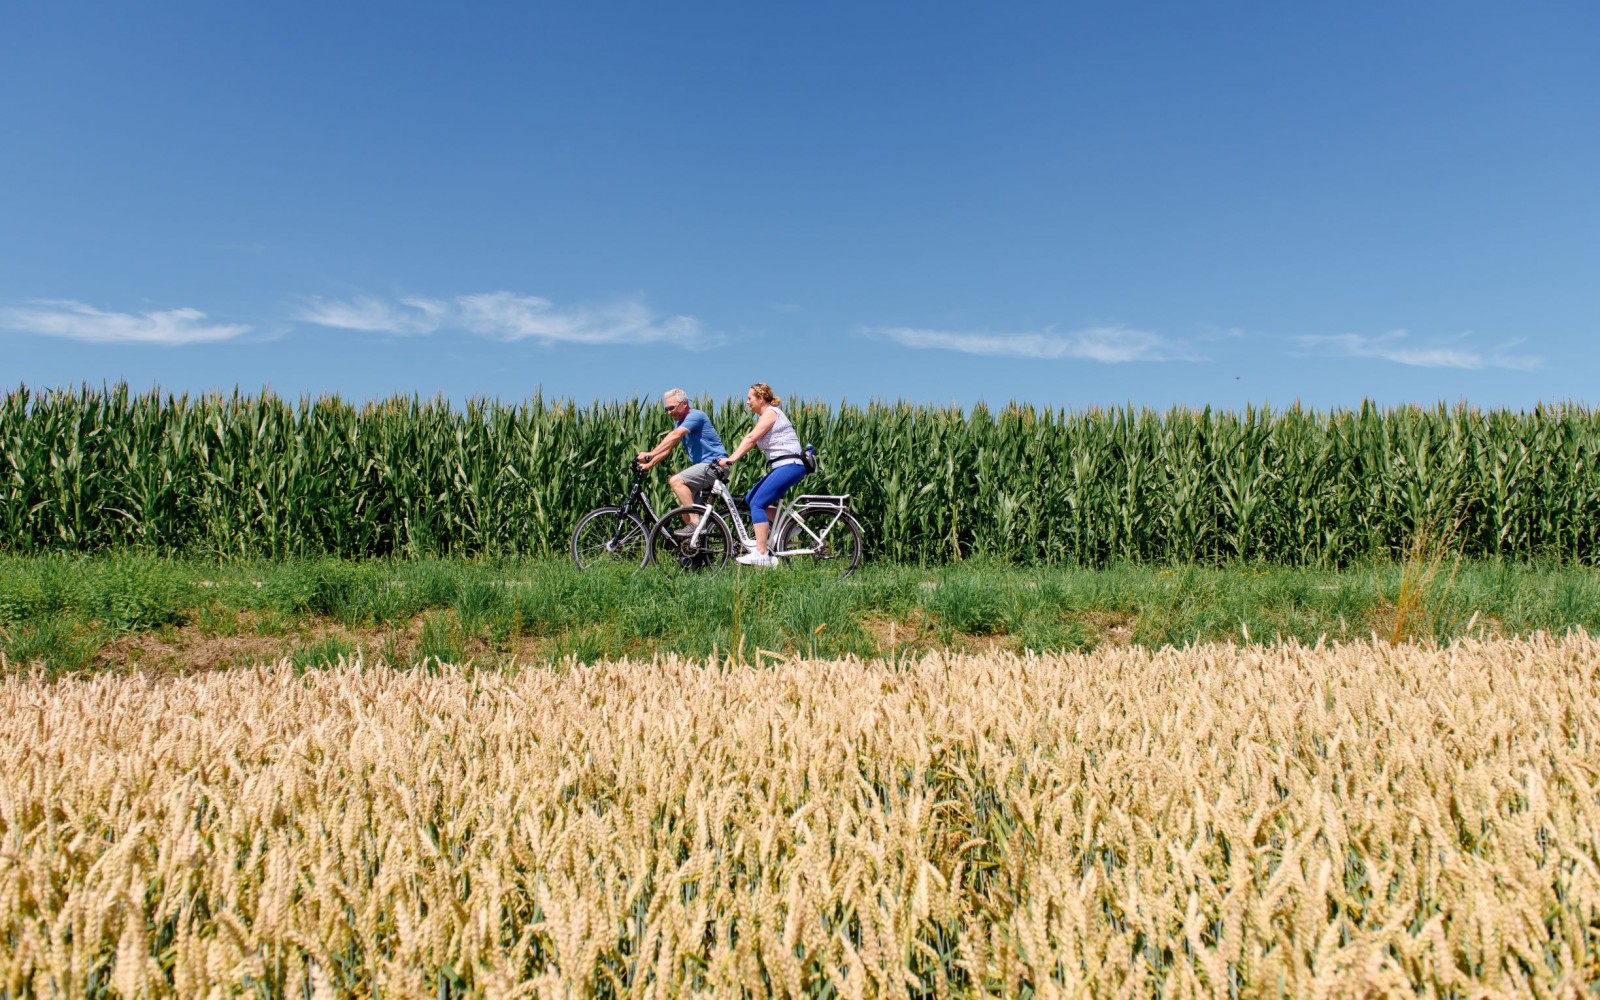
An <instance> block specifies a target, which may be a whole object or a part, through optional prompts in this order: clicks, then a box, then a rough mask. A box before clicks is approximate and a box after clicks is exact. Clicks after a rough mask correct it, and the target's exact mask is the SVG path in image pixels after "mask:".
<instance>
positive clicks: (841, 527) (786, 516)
mask: <svg viewBox="0 0 1600 1000" xmlns="http://www.w3.org/2000/svg"><path fill="white" fill-rule="evenodd" d="M713 474H714V476H715V479H714V480H713V482H712V484H711V495H710V496H709V497H707V498H706V502H705V503H696V504H688V505H686V506H683V507H674V508H673V509H672V510H669V511H667V512H666V513H665V514H662V515H661V516H660V517H659V518H657V519H656V523H655V524H654V525H653V526H652V527H651V528H650V538H649V541H648V542H647V544H646V546H645V558H644V562H645V565H649V564H650V563H652V562H653V563H655V564H656V565H657V566H659V567H660V568H661V569H662V571H663V572H666V573H667V574H669V575H672V576H677V575H680V574H683V573H701V572H710V573H716V572H718V571H720V570H721V569H722V567H724V566H726V565H727V564H728V559H729V557H730V555H732V554H734V553H735V552H736V549H735V541H734V539H735V537H737V539H738V542H737V544H738V546H739V547H740V548H742V549H743V550H745V551H752V550H754V549H755V546H756V542H755V535H754V533H753V532H752V531H751V529H750V527H749V525H748V524H747V523H746V519H747V518H748V517H749V514H750V508H749V505H748V504H746V503H745V502H744V498H743V497H735V496H734V495H733V491H731V490H729V489H728V470H727V469H724V468H721V467H714V468H713ZM719 506H720V507H721V508H722V509H721V510H720V511H719V510H718V509H717V508H718V507H719ZM691 517H695V518H698V520H696V521H695V522H694V524H692V525H690V524H689V519H690V518H691ZM730 523H731V524H732V525H733V529H732V530H729V528H728V525H729V524H730ZM685 529H687V530H685ZM861 537H862V536H861V525H860V523H858V522H857V521H856V519H855V516H854V515H853V514H851V513H850V494H848V493H844V494H822V493H811V494H807V495H805V496H800V497H795V498H794V500H793V501H792V502H791V501H790V500H788V499H784V500H783V501H781V502H780V503H779V504H778V514H777V516H776V517H775V518H773V521H772V533H771V534H770V535H768V536H767V551H769V552H770V553H771V554H772V555H774V556H777V557H778V558H779V559H781V560H790V559H798V560H802V561H804V562H807V563H809V564H812V565H814V566H816V567H818V568H827V569H830V570H832V571H834V572H837V573H838V575H839V577H840V578H841V579H843V578H844V577H847V576H849V575H850V574H851V573H854V572H855V570H856V567H857V566H859V565H861Z"/></svg>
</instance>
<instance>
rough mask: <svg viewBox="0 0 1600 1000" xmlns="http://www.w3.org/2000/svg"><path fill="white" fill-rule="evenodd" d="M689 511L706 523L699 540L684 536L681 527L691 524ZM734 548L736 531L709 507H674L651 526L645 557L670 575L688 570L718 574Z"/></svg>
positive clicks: (677, 574)
mask: <svg viewBox="0 0 1600 1000" xmlns="http://www.w3.org/2000/svg"><path fill="white" fill-rule="evenodd" d="M685 514H698V515H699V516H700V519H701V520H702V521H704V522H705V525H704V527H703V528H701V530H700V537H699V538H698V539H696V540H692V541H691V540H690V539H687V538H680V537H679V536H678V534H677V532H678V529H680V528H686V527H688V524H687V523H686V522H685V521H684V519H683V518H684V515H685ZM732 550H733V532H731V531H729V530H728V522H726V521H724V520H723V519H722V516H721V515H720V514H718V513H717V512H716V511H713V510H711V509H710V508H708V507H701V506H697V505H690V506H687V507H674V508H673V509H672V510H669V511H667V512H666V513H665V514H662V515H661V517H660V519H658V520H657V521H656V523H655V525H654V526H653V527H652V528H651V529H650V541H649V545H648V552H647V554H646V556H645V559H646V560H647V561H649V562H654V563H655V564H656V565H657V566H659V567H661V571H662V572H664V573H666V574H667V575H668V576H681V575H682V574H685V573H715V572H717V571H719V570H720V569H722V567H724V566H726V565H727V564H728V554H729V553H730V552H731V551H732Z"/></svg>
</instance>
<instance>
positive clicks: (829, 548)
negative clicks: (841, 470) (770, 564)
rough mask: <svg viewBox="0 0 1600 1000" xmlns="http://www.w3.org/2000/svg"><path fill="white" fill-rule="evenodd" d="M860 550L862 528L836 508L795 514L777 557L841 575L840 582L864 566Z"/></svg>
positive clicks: (808, 510) (803, 510) (801, 511)
mask: <svg viewBox="0 0 1600 1000" xmlns="http://www.w3.org/2000/svg"><path fill="white" fill-rule="evenodd" d="M861 549H862V543H861V525H859V524H857V523H856V519H855V518H853V517H851V516H850V515H849V514H848V513H846V512H844V511H840V510H838V509H837V508H834V507H801V508H800V509H798V510H796V511H795V512H794V513H793V514H791V515H790V516H789V519H788V520H787V521H786V522H785V523H784V526H783V537H782V538H780V539H779V541H778V553H779V555H782V556H783V557H784V559H785V560H786V561H788V562H789V563H791V564H798V563H810V564H812V565H814V566H816V567H817V568H818V569H827V570H828V571H830V572H834V573H838V574H839V578H840V579H843V578H845V577H847V576H849V575H850V574H851V573H854V572H855V571H856V567H857V566H860V565H861ZM808 550H809V551H808Z"/></svg>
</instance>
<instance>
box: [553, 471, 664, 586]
mask: <svg viewBox="0 0 1600 1000" xmlns="http://www.w3.org/2000/svg"><path fill="white" fill-rule="evenodd" d="M628 472H629V473H631V474H632V482H630V483H629V485H628V495H627V497H626V498H625V499H624V500H623V501H622V504H621V505H620V506H617V505H612V506H607V507H596V508H595V509H594V510H591V511H590V512H589V513H587V514H585V515H583V517H582V518H580V519H579V520H578V526H577V527H576V528H574V529H572V561H573V562H575V563H577V564H578V568H579V569H588V568H590V567H591V566H599V565H602V564H605V563H610V564H612V565H619V566H620V565H627V566H642V565H644V561H645V555H646V550H647V548H648V545H647V536H648V534H649V531H650V526H651V525H653V524H655V523H656V511H655V508H654V507H652V506H650V497H649V495H648V494H646V493H645V491H644V470H643V469H641V468H640V467H639V462H638V460H637V459H635V460H633V461H631V462H629V463H628Z"/></svg>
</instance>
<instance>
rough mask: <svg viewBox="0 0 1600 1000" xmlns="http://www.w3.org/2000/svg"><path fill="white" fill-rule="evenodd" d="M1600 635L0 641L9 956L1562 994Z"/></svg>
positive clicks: (1598, 953)
mask: <svg viewBox="0 0 1600 1000" xmlns="http://www.w3.org/2000/svg"><path fill="white" fill-rule="evenodd" d="M1597 737H1600V643H1597V642H1596V641H1595V640H1593V639H1590V638H1588V637H1587V636H1585V635H1582V634H1576V635H1572V636H1569V637H1566V638H1562V639H1553V638H1545V637H1537V638H1534V639H1531V640H1522V641H1497V642H1477V641H1461V642H1457V643H1455V644H1452V645H1450V646H1448V647H1433V646H1399V647H1394V646H1389V645H1385V644H1350V645H1337V646H1329V647H1323V648H1311V647H1306V646H1299V645H1286V646H1279V647H1272V648H1249V647H1246V648H1240V647H1234V646H1208V647H1199V648H1193V649H1187V650H1173V649H1166V650H1163V651H1159V652H1149V651H1144V650H1140V649H1134V648H1127V649H1111V650H1103V651H1100V652H1096V653H1093V654H1088V655H1065V656H1053V657H1036V656H1026V657H1023V656H1012V655H1000V654H996V655H991V656H967V657H953V656H943V655H932V656H928V657H926V658H924V659H921V660H918V661H907V662H901V663H885V662H865V663H864V662H860V661H855V660H846V661H833V662H823V661H805V660H789V661H778V662H773V661H771V660H768V661H766V662H763V663H760V664H756V665H749V664H743V665H741V664H735V663H732V662H721V663H714V664H710V665H708V664H704V663H695V662H686V661H679V660H660V661H657V662H653V663H618V664H609V665H602V666H594V667H581V666H576V665H573V666H570V667H569V668H568V669H564V670H546V669H537V670H527V671H523V672H515V673H514V672H493V673H486V672H474V671H471V670H468V669H458V668H452V667H440V668H436V669H434V670H417V671H409V672H401V671H394V670H391V669H388V668H385V667H381V666H374V665H367V666H363V665H361V664H345V665H342V666H341V667H339V668H338V669H332V670H329V671H326V672H313V673H307V674H303V675H302V674H299V673H297V672H296V671H294V670H293V669H290V668H289V667H287V666H278V667H262V668H259V669H255V670H251V671H234V672H218V673H208V674H197V675H190V676H183V677H176V678H173V677H166V678H157V677H151V676H143V675H139V674H131V675H129V674H123V675H120V676H118V675H106V674H103V675H99V676H94V677H86V678H82V679H67V680H58V681H53V682H47V681H45V680H43V679H42V678H37V677H35V678H30V677H27V676H22V675H18V674H16V673H14V672H13V673H11V674H9V675H7V677H6V679H5V680H3V681H0V994H3V995H4V996H5V997H21V996H35V995H37V996H72V997H77V996H98V995H105V996H116V995H120V996H140V995H178V996H208V995H210V996H220V995H227V996H232V995H272V996H284V995H287V996H296V997H299V996H306V995H310V996H316V997H327V996H348V995H356V996H366V995H382V996H418V997H420V996H429V997H441V996H457V995H482V996H490V997H509V996H522V995H538V996H546V997H562V996H583V995H637V996H658V997H667V996H687V995H693V994H697V993H698V994H704V995H715V996H728V995H740V994H741V993H745V994H749V995H756V996H764V995H769V994H771V995H783V996H800V995H809V996H830V995H840V996H852V997H854V996H889V995H893V996H905V995H908V994H909V995H913V996H918V995H927V996H937V997H944V996H965V995H997V996H1058V995H1060V996H1083V995H1095V996H1135V997H1146V996H1162V997H1185V996H1241V997H1255V996H1359V995H1387V994H1393V993H1410V992H1412V991H1416V992H1418V993H1420V994H1421V995H1428V996H1484V995H1535V996H1570V995H1576V994H1578V993H1580V992H1581V991H1583V989H1584V988H1585V984H1587V983H1590V982H1593V981H1595V980H1596V979H1597V978H1600V868H1597V859H1600V799H1597V793H1600V748H1597V745H1596V740H1597Z"/></svg>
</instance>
